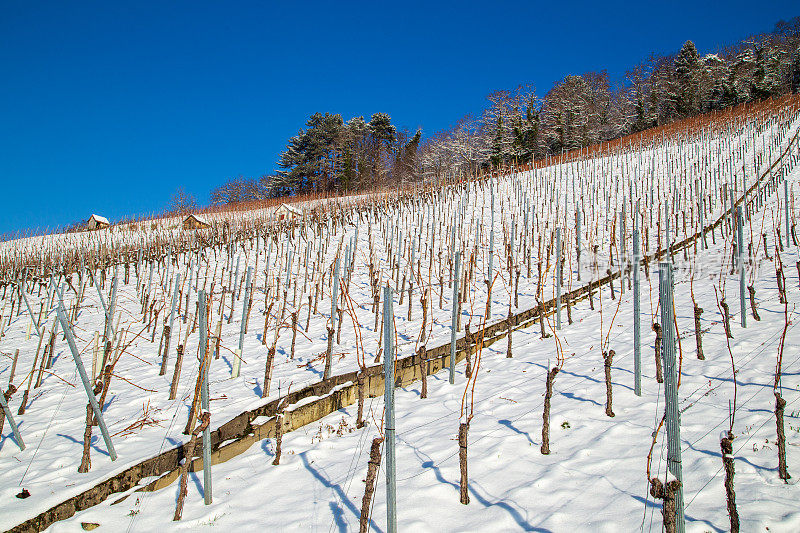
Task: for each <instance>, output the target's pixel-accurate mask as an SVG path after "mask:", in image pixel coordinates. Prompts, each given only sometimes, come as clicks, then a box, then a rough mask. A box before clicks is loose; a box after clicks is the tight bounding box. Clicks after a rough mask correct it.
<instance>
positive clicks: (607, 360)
mask: <svg viewBox="0 0 800 533" xmlns="http://www.w3.org/2000/svg"><path fill="white" fill-rule="evenodd" d="M615 355H616V352H614V350H609V351H608V352H603V362H604V364H603V366H604V367H605V375H606V415H607V416H610V417H613V416H614V411H613V410H612V409H611V363H612V362H613V360H614V356H615Z"/></svg>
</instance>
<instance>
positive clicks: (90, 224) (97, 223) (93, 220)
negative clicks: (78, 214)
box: [86, 214, 111, 230]
mask: <svg viewBox="0 0 800 533" xmlns="http://www.w3.org/2000/svg"><path fill="white" fill-rule="evenodd" d="M110 225H111V224H110V223H109V222H108V219H107V218H106V217H101V216H100V215H95V214H93V215H92V216H90V217H89V220H88V221H86V229H90V230H94V229H102V228H107V227H109V226H110Z"/></svg>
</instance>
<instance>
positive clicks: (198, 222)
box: [183, 213, 211, 229]
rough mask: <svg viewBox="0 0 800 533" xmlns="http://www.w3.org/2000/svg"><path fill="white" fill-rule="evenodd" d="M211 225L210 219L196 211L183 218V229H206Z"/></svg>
mask: <svg viewBox="0 0 800 533" xmlns="http://www.w3.org/2000/svg"><path fill="white" fill-rule="evenodd" d="M210 227H211V224H209V222H208V220H206V219H205V218H203V217H201V216H200V215H195V214H194V213H192V214H191V215H189V216H188V217H186V218H185V219H183V229H204V228H210Z"/></svg>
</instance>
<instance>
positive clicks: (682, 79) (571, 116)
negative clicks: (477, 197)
mask: <svg viewBox="0 0 800 533" xmlns="http://www.w3.org/2000/svg"><path fill="white" fill-rule="evenodd" d="M798 90H800V17H794V18H793V19H792V20H791V21H789V22H784V21H780V22H778V23H777V24H776V25H775V29H774V30H773V31H772V32H770V33H766V34H762V35H756V36H753V37H750V38H748V39H745V40H743V41H741V42H739V43H737V44H735V45H732V46H726V47H723V48H722V49H721V50H720V51H719V52H718V53H716V54H708V55H705V56H700V55H699V53H698V51H697V49H696V47H695V45H694V43H692V42H691V41H686V42H685V43H684V45H683V47H682V48H681V50H680V51H679V52H678V53H676V54H672V55H666V56H658V55H651V56H650V58H648V59H647V60H645V61H643V62H642V63H640V64H639V65H636V66H634V67H633V68H632V69H630V70H629V71H628V72H627V73H626V75H625V79H624V80H623V81H620V82H616V83H612V81H611V80H610V79H609V76H608V74H607V72H605V71H600V72H589V73H586V74H582V75H569V76H566V77H565V78H564V79H563V80H561V81H560V82H559V83H557V84H556V85H555V86H554V87H553V88H552V89H550V91H549V92H547V94H545V95H544V97H543V98H540V97H539V96H538V95H537V94H536V91H535V89H534V88H533V87H532V86H530V85H521V86H519V87H517V88H516V89H514V90H501V91H495V92H493V93H491V94H490V95H488V96H487V105H486V106H485V108H484V110H483V111H482V113H481V114H480V115H479V116H473V115H467V116H465V117H463V118H462V119H461V120H459V121H458V122H457V123H456V125H455V126H454V127H452V128H451V129H449V130H447V131H443V132H439V133H437V134H435V135H433V136H430V137H428V138H426V139H424V140H423V139H421V132H420V131H417V132H416V133H415V134H413V135H410V134H409V133H408V132H402V131H398V129H397V128H396V127H395V126H394V125H392V123H391V119H390V117H389V115H387V114H385V113H376V114H375V115H373V116H372V118H371V120H370V121H369V122H366V121H364V119H363V118H362V117H355V118H353V119H351V120H349V121H348V122H344V121H343V120H342V117H341V115H331V114H328V113H325V114H321V113H315V114H314V115H312V116H311V118H309V119H308V121H307V122H306V129H303V130H300V132H299V133H298V134H297V135H295V136H294V137H292V138H291V139H289V142H288V144H287V147H286V150H285V151H284V152H283V153H282V154H281V157H280V161H279V162H278V164H279V166H280V168H281V170H280V171H279V172H277V173H276V174H274V175H265V176H261V177H257V178H245V177H241V176H240V177H239V178H234V179H231V180H228V182H227V183H225V184H223V185H222V186H220V187H218V188H217V189H215V190H214V191H212V194H211V201H212V203H213V204H221V203H233V202H239V201H244V200H257V199H263V198H269V197H275V196H291V195H296V194H302V193H312V192H351V191H356V190H363V189H368V188H373V187H376V186H382V185H387V184H395V183H401V182H404V181H409V180H421V179H435V180H439V179H443V178H447V177H453V176H463V175H473V174H475V173H477V172H479V171H485V170H490V169H495V168H499V167H503V166H508V165H514V164H521V163H527V162H530V161H532V160H533V159H541V158H543V157H546V156H547V155H555V154H559V153H561V152H562V151H565V150H573V149H578V148H582V147H586V146H591V145H594V144H597V143H599V142H601V141H609V140H612V139H616V138H618V137H621V136H623V135H628V134H630V133H636V132H638V131H642V130H644V129H647V128H650V127H653V126H658V125H662V124H666V123H669V122H671V121H674V120H679V119H682V118H686V117H691V116H694V115H697V114H700V113H706V112H709V111H713V110H719V109H724V108H726V107H729V106H732V105H736V104H740V103H743V102H750V101H758V100H763V99H766V98H769V97H771V96H778V95H782V94H786V93H788V92H795V93H796V92H798Z"/></svg>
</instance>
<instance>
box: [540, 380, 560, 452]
mask: <svg viewBox="0 0 800 533" xmlns="http://www.w3.org/2000/svg"><path fill="white" fill-rule="evenodd" d="M556 374H558V367H554V368H552V369H550V371H549V372H547V381H546V384H545V393H544V411H543V412H542V454H543V455H549V454H550V399H551V398H552V397H553V381H555V379H556Z"/></svg>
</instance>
